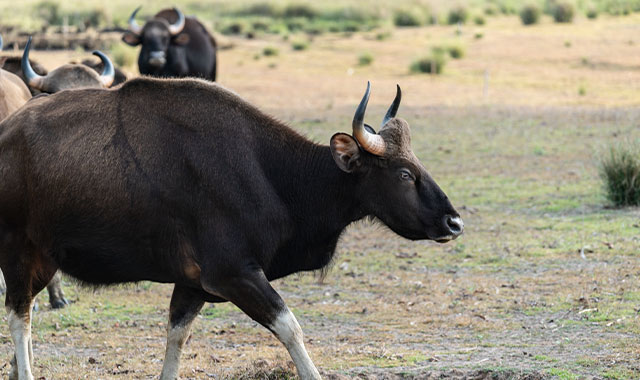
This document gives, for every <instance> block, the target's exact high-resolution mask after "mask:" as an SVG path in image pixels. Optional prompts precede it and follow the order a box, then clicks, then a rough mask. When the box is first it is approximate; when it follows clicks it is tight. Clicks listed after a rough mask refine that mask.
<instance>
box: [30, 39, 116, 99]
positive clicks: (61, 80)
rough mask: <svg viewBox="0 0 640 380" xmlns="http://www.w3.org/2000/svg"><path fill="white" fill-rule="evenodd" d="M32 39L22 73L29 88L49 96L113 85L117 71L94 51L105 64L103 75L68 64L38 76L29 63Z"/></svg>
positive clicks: (86, 68)
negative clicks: (64, 91) (63, 91)
mask: <svg viewBox="0 0 640 380" xmlns="http://www.w3.org/2000/svg"><path fill="white" fill-rule="evenodd" d="M30 50H31V37H29V41H28V42H27V46H26V47H25V48H24V53H23V54H22V72H23V73H24V76H25V79H26V82H27V84H28V85H29V87H31V88H34V89H36V90H39V91H42V92H46V93H49V94H53V93H56V92H58V91H62V90H68V89H77V88H108V87H110V86H111V84H112V83H113V79H114V75H115V71H114V68H113V64H112V63H111V60H109V58H108V57H107V56H106V55H104V54H103V53H102V52H99V51H97V50H96V51H94V52H93V54H94V55H97V56H98V57H100V59H101V60H102V63H103V64H104V70H103V71H102V74H98V73H97V72H96V71H95V70H93V69H91V68H90V67H87V66H85V65H81V64H72V63H71V64H66V65H62V66H60V67H58V68H57V69H55V70H53V71H51V72H50V73H48V74H47V75H39V74H37V73H36V72H35V71H34V70H33V68H32V67H31V64H30V62H29V51H30Z"/></svg>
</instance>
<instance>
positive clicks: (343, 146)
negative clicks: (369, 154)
mask: <svg viewBox="0 0 640 380" xmlns="http://www.w3.org/2000/svg"><path fill="white" fill-rule="evenodd" d="M329 147H330V148H331V155H332V156H333V160H334V161H335V162H336V164H337V165H338V167H339V168H340V169H341V170H342V171H345V172H347V173H351V172H353V171H354V170H356V169H357V168H358V167H359V166H360V164H361V160H360V147H359V146H358V143H357V142H356V140H355V139H354V138H353V137H351V136H349V135H348V134H346V133H336V134H335V135H333V136H332V137H331V143H330V144H329Z"/></svg>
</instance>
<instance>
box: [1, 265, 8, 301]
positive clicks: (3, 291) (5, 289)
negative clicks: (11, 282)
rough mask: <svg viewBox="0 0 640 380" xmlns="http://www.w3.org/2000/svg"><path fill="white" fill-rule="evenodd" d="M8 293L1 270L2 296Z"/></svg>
mask: <svg viewBox="0 0 640 380" xmlns="http://www.w3.org/2000/svg"><path fill="white" fill-rule="evenodd" d="M6 291H7V285H6V284H5V283H4V276H3V275H2V271H1V270H0V295H2V294H4V293H5V292H6Z"/></svg>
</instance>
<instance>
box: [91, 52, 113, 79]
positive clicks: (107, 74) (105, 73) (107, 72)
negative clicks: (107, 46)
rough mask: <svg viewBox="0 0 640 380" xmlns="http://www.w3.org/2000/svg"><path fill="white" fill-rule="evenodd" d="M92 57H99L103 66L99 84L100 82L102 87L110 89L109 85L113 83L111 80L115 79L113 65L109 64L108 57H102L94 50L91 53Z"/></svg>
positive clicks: (101, 54) (102, 55) (100, 53)
mask: <svg viewBox="0 0 640 380" xmlns="http://www.w3.org/2000/svg"><path fill="white" fill-rule="evenodd" d="M93 55H96V56H98V57H100V60H101V61H102V64H103V65H104V69H102V74H100V82H102V85H103V86H104V87H110V86H111V84H112V83H113V80H114V79H115V77H116V71H115V69H114V68H113V63H111V60H110V59H109V57H107V56H106V55H104V54H103V53H102V52H101V51H98V50H95V51H94V52H93Z"/></svg>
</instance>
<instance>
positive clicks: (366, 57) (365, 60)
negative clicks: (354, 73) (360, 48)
mask: <svg viewBox="0 0 640 380" xmlns="http://www.w3.org/2000/svg"><path fill="white" fill-rule="evenodd" d="M371 63H373V55H371V53H368V52H367V53H362V54H360V56H359V57H358V65H360V66H368V65H370V64H371Z"/></svg>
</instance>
